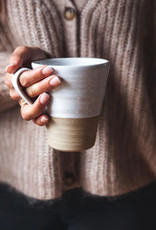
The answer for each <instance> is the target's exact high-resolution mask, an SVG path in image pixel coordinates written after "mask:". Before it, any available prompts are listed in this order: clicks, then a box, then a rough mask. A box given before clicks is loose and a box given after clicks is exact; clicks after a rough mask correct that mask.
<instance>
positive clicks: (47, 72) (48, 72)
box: [42, 66, 54, 75]
mask: <svg viewBox="0 0 156 230" xmlns="http://www.w3.org/2000/svg"><path fill="white" fill-rule="evenodd" d="M53 71H54V70H53V68H52V67H50V66H46V67H45V68H44V69H42V74H44V75H48V74H51V73H52V72H53Z"/></svg>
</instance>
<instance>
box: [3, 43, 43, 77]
mask: <svg viewBox="0 0 156 230" xmlns="http://www.w3.org/2000/svg"><path fill="white" fill-rule="evenodd" d="M44 58H46V53H45V51H43V50H41V49H40V48H38V47H27V46H18V47H17V48H16V49H15V50H14V52H13V54H12V55H11V57H10V60H9V65H8V66H7V68H6V71H7V72H8V73H10V74H12V73H15V72H16V71H17V70H18V69H19V68H20V67H22V66H23V65H25V66H27V67H28V64H29V62H31V61H34V60H38V59H44ZM26 64H27V65H26Z"/></svg>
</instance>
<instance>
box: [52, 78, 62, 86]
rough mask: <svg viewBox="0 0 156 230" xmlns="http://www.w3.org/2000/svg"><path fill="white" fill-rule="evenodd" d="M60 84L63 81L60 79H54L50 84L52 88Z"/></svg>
mask: <svg viewBox="0 0 156 230" xmlns="http://www.w3.org/2000/svg"><path fill="white" fill-rule="evenodd" d="M60 83H61V81H60V79H59V78H58V77H54V78H52V79H51V81H50V82H49V84H50V85H51V86H56V85H59V84H60Z"/></svg>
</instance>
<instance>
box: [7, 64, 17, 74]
mask: <svg viewBox="0 0 156 230" xmlns="http://www.w3.org/2000/svg"><path fill="white" fill-rule="evenodd" d="M15 65H16V63H12V64H10V65H8V66H7V67H6V68H5V72H7V71H8V68H10V67H13V66H15Z"/></svg>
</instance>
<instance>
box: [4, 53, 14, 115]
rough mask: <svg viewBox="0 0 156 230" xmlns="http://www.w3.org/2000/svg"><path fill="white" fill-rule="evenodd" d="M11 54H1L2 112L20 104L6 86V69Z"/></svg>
mask: <svg viewBox="0 0 156 230" xmlns="http://www.w3.org/2000/svg"><path fill="white" fill-rule="evenodd" d="M9 56H10V53H8V52H0V112H2V111H4V110H8V109H11V108H13V107H15V106H16V105H17V104H18V102H17V101H14V100H13V99H12V98H11V97H10V95H9V88H8V87H7V86H6V85H5V75H6V72H5V68H6V66H7V65H8V59H9Z"/></svg>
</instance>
